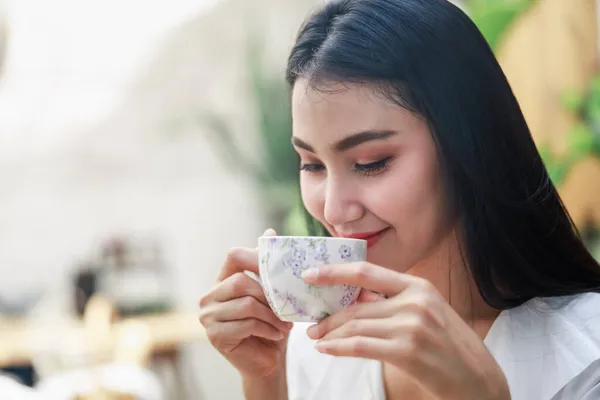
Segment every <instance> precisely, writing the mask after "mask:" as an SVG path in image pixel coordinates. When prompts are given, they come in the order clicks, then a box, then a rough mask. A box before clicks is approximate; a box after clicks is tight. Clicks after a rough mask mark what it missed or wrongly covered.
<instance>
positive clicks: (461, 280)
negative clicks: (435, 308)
mask: <svg viewBox="0 0 600 400" xmlns="http://www.w3.org/2000/svg"><path fill="white" fill-rule="evenodd" d="M465 262H466V260H464V259H463V257H462V255H461V253H460V247H459V240H458V237H457V234H456V232H455V231H453V232H451V233H450V234H449V235H448V236H447V237H446V238H444V240H443V241H442V243H441V245H439V246H438V247H437V248H436V249H434V250H433V251H432V252H431V253H430V255H429V256H428V257H427V258H426V259H424V260H422V261H420V262H419V263H417V264H415V265H414V266H413V267H412V268H411V269H410V270H408V271H407V273H408V274H410V275H413V276H418V277H420V278H423V279H427V280H428V281H429V282H431V283H432V284H433V285H434V286H435V287H436V289H437V290H438V291H439V292H440V294H441V295H442V296H443V297H444V298H445V299H446V300H447V301H448V303H449V304H450V306H451V307H452V308H453V309H454V311H455V312H456V313H457V314H458V315H459V316H460V317H461V318H462V319H463V320H464V321H465V322H466V323H467V324H468V325H470V326H471V327H472V328H473V329H474V330H475V332H476V333H477V334H478V335H479V336H480V338H481V339H482V340H483V339H484V338H485V336H486V335H487V332H488V331H489V329H490V328H491V326H492V324H493V323H494V321H495V320H496V317H497V316H498V314H500V310H497V309H495V308H492V307H490V306H489V305H488V304H487V303H486V302H485V301H484V300H483V298H482V297H481V296H480V295H479V292H478V290H477V286H476V284H475V281H474V280H473V278H472V277H471V274H470V273H469V270H468V267H467V265H465Z"/></svg>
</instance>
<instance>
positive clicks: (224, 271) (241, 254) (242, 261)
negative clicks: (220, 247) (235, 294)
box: [217, 247, 258, 282]
mask: <svg viewBox="0 0 600 400" xmlns="http://www.w3.org/2000/svg"><path fill="white" fill-rule="evenodd" d="M246 270H248V271H252V272H254V273H256V274H258V251H257V250H256V249H248V248H244V247H234V248H232V249H231V250H229V251H228V252H227V257H226V258H225V263H224V264H223V268H221V271H220V272H219V275H218V277H217V282H221V281H223V280H225V279H227V278H229V277H230V276H231V275H233V274H235V273H237V272H243V271H246Z"/></svg>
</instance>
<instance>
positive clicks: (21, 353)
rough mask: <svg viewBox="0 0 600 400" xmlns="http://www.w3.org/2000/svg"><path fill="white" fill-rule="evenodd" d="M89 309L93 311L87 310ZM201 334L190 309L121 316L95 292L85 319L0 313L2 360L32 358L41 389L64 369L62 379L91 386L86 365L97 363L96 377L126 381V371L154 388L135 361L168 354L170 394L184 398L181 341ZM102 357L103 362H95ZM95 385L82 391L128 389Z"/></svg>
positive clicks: (11, 361) (119, 384)
mask: <svg viewBox="0 0 600 400" xmlns="http://www.w3.org/2000/svg"><path fill="white" fill-rule="evenodd" d="M88 310H95V311H94V312H93V313H92V312H90V313H88V312H87V311H88ZM205 338H206V334H205V331H204V329H203V328H202V326H201V325H200V323H198V319H197V314H196V313H194V312H184V311H170V312H168V313H163V314H154V315H150V314H148V315H142V316H138V317H125V318H120V317H119V315H118V314H117V312H116V310H115V309H114V308H113V307H112V305H110V302H107V301H106V299H103V298H101V297H97V296H94V297H93V298H92V299H90V302H89V303H88V305H87V307H86V313H85V314H84V318H83V320H80V319H77V318H75V317H72V318H68V319H64V320H53V321H49V320H46V321H43V320H34V319H26V318H5V319H1V318H0V366H14V365H31V364H35V365H36V368H37V367H39V368H37V369H38V370H39V371H40V372H41V373H42V376H41V378H42V382H44V383H43V386H41V387H40V389H44V387H46V388H48V387H49V386H51V385H54V384H56V385H60V384H61V383H60V382H59V381H58V378H57V380H55V381H54V382H55V383H53V382H52V381H50V379H51V376H52V375H55V374H56V375H58V376H61V375H62V379H63V380H64V381H69V382H78V381H79V382H80V383H81V382H83V387H86V380H87V382H88V384H87V386H88V387H89V379H90V374H89V373H86V370H85V368H86V366H89V365H96V368H95V369H94V371H95V373H96V374H95V376H96V377H97V380H98V381H100V382H103V381H104V382H111V385H110V386H111V387H110V388H112V389H114V388H115V387H117V388H118V387H122V382H123V379H125V381H129V380H130V379H129V378H128V377H132V378H131V380H135V381H137V382H146V383H145V384H143V385H142V388H141V389H142V390H143V389H144V388H146V389H148V388H150V389H151V390H150V391H149V392H150V393H152V392H154V391H155V390H154V389H152V387H153V386H152V385H153V383H152V382H153V380H152V378H151V377H150V376H149V375H148V373H147V371H146V372H145V371H144V369H142V368H138V367H136V366H135V365H134V364H137V365H150V364H151V363H153V362H155V361H156V360H159V361H161V360H167V361H168V362H169V363H171V365H172V366H173V368H172V370H173V372H174V373H175V376H176V377H177V380H176V381H175V382H174V385H173V386H174V387H172V388H171V390H169V392H174V393H175V394H174V395H173V397H170V398H175V399H177V400H183V399H185V398H186V397H185V396H184V395H182V393H181V392H182V389H181V380H180V378H181V377H182V376H183V372H184V371H182V369H181V368H179V366H180V360H179V347H180V345H182V344H185V343H190V342H195V341H200V340H204V339H205ZM131 343H133V344H136V343H138V344H139V343H145V344H144V346H141V347H137V350H135V349H136V346H131ZM110 349H112V351H111V350H110ZM128 349H129V350H128ZM102 363H104V364H105V365H104V368H102V367H97V366H98V365H100V364H102ZM78 370H79V371H78ZM82 371H83V372H82ZM133 377H135V378H133ZM42 382H40V383H42ZM167 388H168V387H167ZM174 389H175V390H174ZM48 390H50V389H48ZM98 391H99V392H98V393H82V394H81V395H82V396H96V397H95V398H98V399H100V398H108V399H111V400H112V399H114V398H116V399H127V397H126V396H127V395H128V394H127V393H122V391H121V392H119V391H115V390H112V392H111V391H109V392H107V390H106V388H103V387H99V388H98ZM190 392H192V393H193V392H194V391H193V388H192V389H191V390H188V393H190ZM101 396H104V397H101ZM106 396H113V397H106ZM115 396H116V397H115ZM119 396H120V397H119ZM123 396H125V397H123ZM82 398H86V397H82ZM89 398H90V399H91V398H92V397H89Z"/></svg>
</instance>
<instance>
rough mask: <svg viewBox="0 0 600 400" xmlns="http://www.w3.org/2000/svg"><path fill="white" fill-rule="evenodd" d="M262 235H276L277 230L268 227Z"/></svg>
mask: <svg viewBox="0 0 600 400" xmlns="http://www.w3.org/2000/svg"><path fill="white" fill-rule="evenodd" d="M263 236H277V232H275V230H274V229H271V228H269V229H267V230H266V231H265V233H263Z"/></svg>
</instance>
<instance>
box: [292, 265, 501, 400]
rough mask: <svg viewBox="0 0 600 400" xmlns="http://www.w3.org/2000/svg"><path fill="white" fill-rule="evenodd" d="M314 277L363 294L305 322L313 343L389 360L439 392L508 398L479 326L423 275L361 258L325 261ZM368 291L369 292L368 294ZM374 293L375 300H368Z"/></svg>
mask: <svg viewBox="0 0 600 400" xmlns="http://www.w3.org/2000/svg"><path fill="white" fill-rule="evenodd" d="M303 277H304V280H305V281H306V282H308V283H311V284H316V285H332V284H347V285H357V286H360V287H362V288H363V291H365V290H371V291H374V292H378V293H382V294H384V295H387V298H385V297H383V296H382V297H378V296H377V295H375V294H374V293H370V292H367V293H368V295H367V294H366V293H361V299H362V301H359V302H358V303H356V304H354V305H352V306H349V307H347V308H346V309H344V310H343V311H341V312H339V313H337V314H334V315H331V316H329V317H327V318H325V319H323V320H322V321H321V322H319V323H318V324H316V325H313V326H311V327H310V328H309V330H308V335H309V336H310V337H311V338H312V339H319V341H318V342H317V344H316V348H317V350H318V351H320V352H322V353H325V354H331V355H335V356H346V357H360V358H370V359H375V360H380V361H384V362H387V363H390V364H392V365H394V366H396V367H397V368H399V369H401V370H402V371H404V372H405V373H407V374H408V375H410V376H412V377H413V378H414V379H416V380H417V381H418V382H420V383H421V384H422V385H424V386H425V387H426V388H427V389H428V390H430V391H431V392H432V393H433V394H435V395H437V396H438V397H439V398H443V399H457V400H458V399H461V400H463V399H478V400H488V399H489V400H492V399H493V400H506V399H510V393H509V389H508V383H507V381H506V378H505V376H504V374H503V373H502V370H501V369H500V367H499V365H498V364H497V363H496V360H495V359H494V357H493V356H492V355H491V354H490V353H489V352H488V350H487V348H486V346H485V344H484V343H483V342H482V340H481V339H480V338H479V337H478V336H477V334H476V333H475V332H474V331H473V330H472V329H471V327H469V326H468V325H467V323H465V322H464V321H463V320H462V319H461V318H460V317H459V315H458V314H457V313H456V312H455V311H454V310H453V309H452V307H451V306H450V305H449V304H448V302H447V301H446V300H445V299H444V298H443V297H442V296H441V295H440V294H439V293H438V291H437V290H436V289H435V288H434V287H433V285H432V284H430V283H429V282H428V281H427V280H424V279H421V278H417V277H414V276H411V275H407V274H402V273H399V272H395V271H392V270H389V269H386V268H383V267H380V266H377V265H373V264H370V263H367V262H358V263H350V264H344V265H338V266H336V265H323V266H320V267H319V268H318V269H311V270H308V271H306V272H305V274H304V275H303ZM365 296H366V297H375V298H371V299H370V300H369V299H367V300H366V302H365V299H364V298H365ZM375 299H377V300H378V301H373V300H375Z"/></svg>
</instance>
